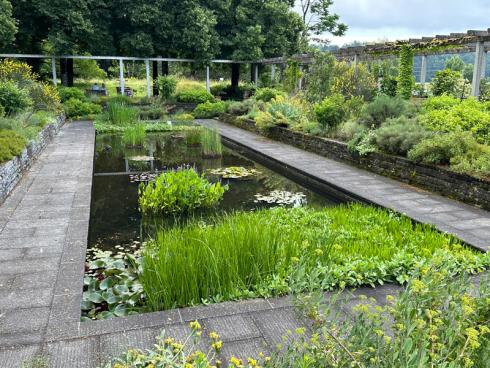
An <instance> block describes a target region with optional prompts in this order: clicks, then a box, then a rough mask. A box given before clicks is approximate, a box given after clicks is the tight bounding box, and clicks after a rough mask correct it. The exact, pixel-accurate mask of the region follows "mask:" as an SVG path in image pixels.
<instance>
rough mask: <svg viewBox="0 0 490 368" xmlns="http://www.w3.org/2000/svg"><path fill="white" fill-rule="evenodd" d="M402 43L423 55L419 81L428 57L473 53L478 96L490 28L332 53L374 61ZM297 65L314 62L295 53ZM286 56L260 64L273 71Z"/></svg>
mask: <svg viewBox="0 0 490 368" xmlns="http://www.w3.org/2000/svg"><path fill="white" fill-rule="evenodd" d="M403 45H410V46H412V48H413V51H414V55H415V56H421V57H422V65H421V71H420V82H421V83H425V82H426V80H427V57H428V56H431V55H442V54H460V53H474V54H475V62H474V70H473V81H472V86H471V94H472V96H475V97H479V95H480V85H481V80H482V78H483V77H484V76H485V65H486V54H487V52H488V51H490V28H489V29H487V30H486V31H478V30H470V31H467V32H466V33H451V34H449V35H437V36H434V37H422V38H420V39H409V40H402V41H394V42H384V43H376V44H368V45H365V46H353V47H344V48H340V49H339V50H337V51H335V52H332V54H333V55H334V56H335V57H336V58H337V59H338V60H345V61H349V62H352V63H353V64H354V65H356V66H357V64H358V63H359V62H362V61H375V60H382V59H386V58H393V57H396V56H397V55H398V52H399V51H400V49H401V47H402V46H403ZM292 59H293V60H295V61H297V62H298V63H299V64H300V65H308V64H311V63H312V62H313V56H312V55H309V54H302V55H295V56H293V57H292ZM287 60H288V59H287V58H284V57H279V58H272V59H265V60H262V61H261V63H262V64H265V65H271V66H272V74H274V72H275V66H276V65H283V64H285V63H286V62H287Z"/></svg>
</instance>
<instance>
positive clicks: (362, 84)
mask: <svg viewBox="0 0 490 368" xmlns="http://www.w3.org/2000/svg"><path fill="white" fill-rule="evenodd" d="M376 90H377V83H376V80H375V79H374V77H373V75H372V74H371V72H370V71H369V69H368V68H367V67H366V65H364V64H358V65H357V69H356V68H355V67H354V66H353V65H352V66H351V65H349V64H347V63H346V62H337V63H335V66H334V70H333V77H332V88H331V93H333V94H335V93H338V94H341V95H342V96H344V97H345V98H346V99H349V98H352V97H354V96H355V97H362V98H363V99H364V101H372V99H373V97H374V96H376Z"/></svg>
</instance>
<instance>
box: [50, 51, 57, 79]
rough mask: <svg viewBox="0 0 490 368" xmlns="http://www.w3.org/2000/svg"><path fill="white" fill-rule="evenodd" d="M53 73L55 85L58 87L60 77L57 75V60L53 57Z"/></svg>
mask: <svg viewBox="0 0 490 368" xmlns="http://www.w3.org/2000/svg"><path fill="white" fill-rule="evenodd" d="M51 72H52V73H53V84H54V85H55V86H57V85H58V77H57V75H56V58H55V57H54V56H53V57H52V58H51Z"/></svg>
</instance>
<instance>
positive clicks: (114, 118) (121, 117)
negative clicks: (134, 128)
mask: <svg viewBox="0 0 490 368" xmlns="http://www.w3.org/2000/svg"><path fill="white" fill-rule="evenodd" d="M107 116H108V119H109V122H110V123H111V124H114V125H119V126H123V125H129V124H131V123H134V122H135V121H137V120H138V110H136V109H135V108H133V107H131V106H128V105H126V104H123V103H120V102H117V101H111V102H110V103H109V104H108V105H107Z"/></svg>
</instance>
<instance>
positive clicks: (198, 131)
mask: <svg viewBox="0 0 490 368" xmlns="http://www.w3.org/2000/svg"><path fill="white" fill-rule="evenodd" d="M202 132H203V129H202V127H199V126H196V127H192V129H188V130H186V131H185V143H186V144H187V145H188V146H198V145H200V144H201V140H202V138H201V135H202Z"/></svg>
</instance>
